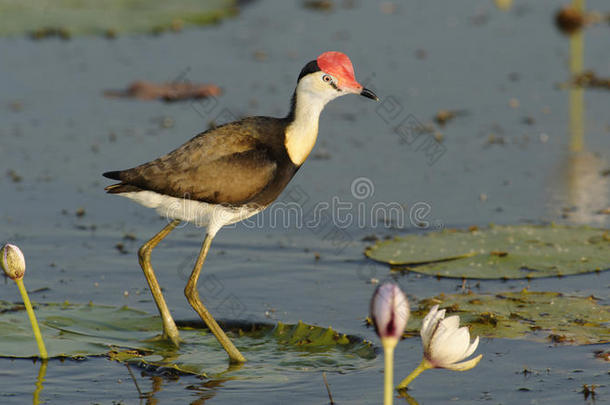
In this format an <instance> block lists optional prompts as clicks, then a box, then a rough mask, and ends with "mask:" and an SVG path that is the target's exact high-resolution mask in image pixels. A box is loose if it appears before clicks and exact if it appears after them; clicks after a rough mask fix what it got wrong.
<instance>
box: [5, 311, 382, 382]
mask: <svg viewBox="0 0 610 405" xmlns="http://www.w3.org/2000/svg"><path fill="white" fill-rule="evenodd" d="M36 315H37V317H38V320H39V321H40V323H41V330H42V334H43V336H44V339H45V342H46V345H47V349H48V351H49V357H73V358H79V357H85V356H100V355H106V356H108V357H110V358H111V359H114V360H118V361H124V362H131V363H137V364H139V365H143V366H151V367H155V368H159V367H161V368H164V369H169V370H176V371H179V372H185V373H192V374H202V375H203V374H210V375H212V374H215V373H219V372H222V371H224V370H225V369H226V365H227V355H226V353H225V352H224V350H223V349H222V347H221V346H220V344H219V343H218V342H217V341H216V338H215V337H214V336H213V335H212V334H211V333H209V331H208V330H207V329H206V328H204V327H203V324H202V322H201V321H197V322H186V321H183V322H177V323H178V326H179V328H180V336H181V338H182V339H183V341H184V342H183V343H182V344H181V346H180V348H179V349H176V348H175V347H174V346H172V345H171V344H169V343H168V342H167V341H165V340H160V339H159V338H158V335H159V333H160V331H161V328H162V326H161V320H160V318H159V317H158V316H151V315H149V314H147V313H144V312H141V311H136V310H134V309H131V308H127V307H122V308H117V307H111V306H100V305H72V304H40V305H39V306H38V308H37V309H36ZM28 322H29V321H28V318H27V316H26V314H25V311H24V308H23V306H21V305H15V304H11V303H8V302H2V301H0V356H1V357H20V358H28V357H36V356H37V355H38V352H37V349H36V343H35V341H34V338H33V336H32V331H31V327H30V325H29V323H28ZM222 326H223V327H224V329H225V331H226V332H227V334H228V335H229V336H230V337H231V339H232V340H233V342H234V343H235V345H236V346H237V347H238V349H239V350H240V351H241V352H242V353H243V354H244V355H245V356H246V358H247V359H248V360H249V362H248V363H247V364H253V365H255V366H252V368H251V369H249V368H248V367H249V366H245V368H244V375H245V376H247V377H257V376H258V377H264V378H280V377H281V373H279V370H280V369H281V368H282V367H290V368H292V369H298V370H302V369H319V368H326V369H328V370H349V369H357V368H360V367H362V366H364V365H365V364H366V362H367V361H368V360H370V359H373V358H375V356H376V354H375V350H374V347H373V345H372V344H371V343H370V342H367V341H364V340H362V339H361V338H358V337H356V336H348V335H344V334H340V333H338V332H336V331H334V330H333V329H331V328H322V327H319V326H312V325H307V324H305V323H302V322H299V323H298V324H296V325H287V324H283V323H278V324H277V325H272V324H257V323H232V324H231V323H225V324H223V325H222ZM257 363H258V365H256V364H257ZM261 363H264V364H266V365H267V366H268V368H265V370H266V371H263V370H262V369H261V367H260V364H261ZM274 366H276V367H277V370H278V373H276V374H274V373H271V374H274V375H275V377H273V376H267V375H266V374H265V372H267V373H269V372H270V371H269V370H270V369H273V367H274Z"/></svg>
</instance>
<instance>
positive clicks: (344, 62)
mask: <svg viewBox="0 0 610 405" xmlns="http://www.w3.org/2000/svg"><path fill="white" fill-rule="evenodd" d="M317 62H318V66H319V67H320V70H322V71H323V72H325V73H328V74H329V75H331V76H334V77H335V78H336V79H337V80H338V81H339V84H340V85H341V86H344V87H351V88H356V89H359V88H362V85H360V83H358V82H357V81H356V77H355V76H354V66H352V61H351V60H349V58H348V57H347V55H346V54H344V53H341V52H335V51H331V52H324V53H323V54H322V55H320V56H318V59H317Z"/></svg>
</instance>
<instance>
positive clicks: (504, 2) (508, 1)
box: [494, 0, 513, 11]
mask: <svg viewBox="0 0 610 405" xmlns="http://www.w3.org/2000/svg"><path fill="white" fill-rule="evenodd" d="M494 4H495V5H496V7H497V8H498V9H500V10H502V11H508V10H510V8H511V7H512V6H513V0H494Z"/></svg>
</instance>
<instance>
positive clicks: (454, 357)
mask: <svg viewBox="0 0 610 405" xmlns="http://www.w3.org/2000/svg"><path fill="white" fill-rule="evenodd" d="M420 335H421V339H422V345H423V347H424V357H423V359H422V361H421V363H420V365H419V366H418V367H417V368H416V369H415V370H413V372H412V373H411V374H409V376H408V377H407V378H405V379H404V380H403V381H402V382H401V383H400V384H399V385H398V389H404V388H406V387H407V385H409V383H410V382H411V381H413V380H414V379H415V377H417V376H418V375H419V374H421V373H422V372H423V371H424V370H427V369H429V368H446V369H448V370H455V371H466V370H470V369H471V368H473V367H475V366H476V365H477V364H479V361H481V358H482V357H483V355H482V354H479V355H478V356H476V357H475V358H473V359H470V360H465V359H467V358H468V357H470V356H471V355H472V354H473V353H474V351H475V350H476V349H477V346H478V345H479V337H478V336H477V337H476V338H475V339H474V341H473V342H472V343H471V342H470V332H469V331H468V327H467V326H462V327H461V328H460V317H459V316H457V315H453V316H450V317H448V318H445V310H444V309H442V310H440V311H439V310H438V305H435V306H433V307H432V309H430V312H429V313H428V315H426V317H425V318H424V321H423V323H422V328H421V331H420Z"/></svg>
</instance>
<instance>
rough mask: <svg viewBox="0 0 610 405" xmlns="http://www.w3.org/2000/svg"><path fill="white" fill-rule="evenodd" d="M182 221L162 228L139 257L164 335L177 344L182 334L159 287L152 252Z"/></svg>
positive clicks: (143, 246)
mask: <svg viewBox="0 0 610 405" xmlns="http://www.w3.org/2000/svg"><path fill="white" fill-rule="evenodd" d="M179 223H180V220H178V219H174V220H173V221H172V222H170V223H169V224H167V225H166V226H165V228H163V229H161V231H159V233H158V234H156V235H155V236H153V237H152V238H151V239H150V240H149V241H148V242H146V243H145V244H143V245H142V247H141V248H140V250H139V251H138V259H139V261H140V266H141V267H142V271H144V275H145V276H146V281H148V286H149V287H150V292H152V295H153V298H154V299H155V304H157V308H158V309H159V313H160V314H161V319H162V320H163V337H164V338H169V339H170V340H171V341H172V342H173V343H174V344H175V345H176V346H178V345H179V344H180V336H179V335H178V328H177V327H176V323H175V322H174V319H173V318H172V315H171V314H170V312H169V308H167V304H166V303H165V299H164V298H163V294H162V293H161V287H159V282H158V281H157V277H156V276H155V273H154V271H153V268H152V266H151V264H150V253H151V252H152V250H153V249H154V248H155V246H157V245H158V244H159V242H161V241H162V240H163V238H165V237H166V236H167V235H169V233H170V232H171V231H172V230H173V229H174V228H175V227H176V226H177V225H178V224H179Z"/></svg>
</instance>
